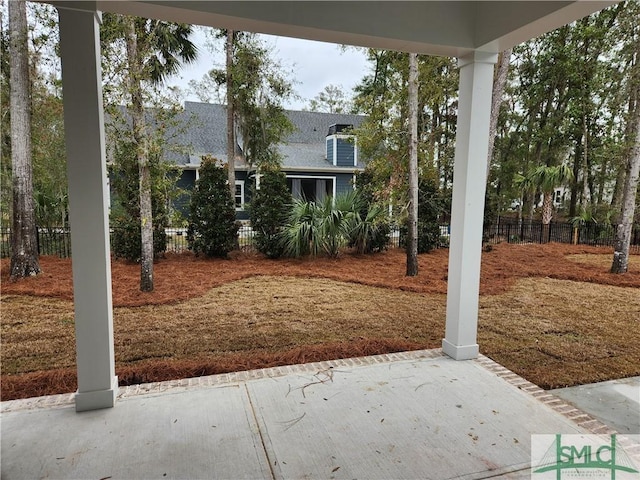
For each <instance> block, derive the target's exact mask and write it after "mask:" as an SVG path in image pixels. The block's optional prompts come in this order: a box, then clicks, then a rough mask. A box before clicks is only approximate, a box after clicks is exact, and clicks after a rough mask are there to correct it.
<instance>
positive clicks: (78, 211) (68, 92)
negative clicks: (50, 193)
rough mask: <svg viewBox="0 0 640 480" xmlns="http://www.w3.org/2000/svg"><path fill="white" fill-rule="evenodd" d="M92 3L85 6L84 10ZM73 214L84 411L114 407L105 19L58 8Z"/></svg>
mask: <svg viewBox="0 0 640 480" xmlns="http://www.w3.org/2000/svg"><path fill="white" fill-rule="evenodd" d="M83 4H84V5H86V3H78V4H76V5H78V7H80V6H81V5H83ZM58 12H59V16H60V53H61V58H62V82H63V84H62V85H63V101H64V124H65V138H66V143H67V177H68V181H69V216H70V224H71V244H72V248H73V298H74V307H75V327H76V355H77V369H78V392H77V393H76V396H75V401H76V410H77V411H84V410H95V409H98V408H107V407H113V406H114V404H115V400H116V394H117V391H118V378H117V377H116V376H115V367H114V352H113V310H112V304H111V260H110V253H109V219H108V190H107V172H106V156H105V140H104V119H103V110H102V73H101V68H100V36H99V24H100V14H99V12H96V11H83V10H77V9H67V8H59V9H58Z"/></svg>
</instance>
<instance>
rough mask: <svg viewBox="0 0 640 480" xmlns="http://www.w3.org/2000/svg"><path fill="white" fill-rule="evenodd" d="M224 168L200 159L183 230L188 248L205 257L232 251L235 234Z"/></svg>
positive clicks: (214, 162)
mask: <svg viewBox="0 0 640 480" xmlns="http://www.w3.org/2000/svg"><path fill="white" fill-rule="evenodd" d="M227 182H228V176H227V171H226V167H223V166H221V165H219V161H218V160H216V159H215V158H212V157H204V158H203V159H202V164H201V167H200V178H199V179H198V181H197V182H196V185H195V188H194V190H193V193H192V194H191V214H190V217H189V227H188V231H187V241H188V243H189V248H190V249H191V250H193V251H194V252H195V253H196V254H200V253H203V254H204V255H206V256H207V257H226V256H227V255H228V253H229V252H230V251H232V250H233V248H234V246H235V243H236V237H237V233H238V224H237V223H236V210H235V202H234V201H233V200H232V199H231V197H230V196H229V189H228V187H227Z"/></svg>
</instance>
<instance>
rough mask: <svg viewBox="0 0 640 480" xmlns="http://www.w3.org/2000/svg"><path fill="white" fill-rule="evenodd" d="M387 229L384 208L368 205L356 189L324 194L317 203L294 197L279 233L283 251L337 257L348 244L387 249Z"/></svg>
mask: <svg viewBox="0 0 640 480" xmlns="http://www.w3.org/2000/svg"><path fill="white" fill-rule="evenodd" d="M363 212H364V213H363ZM389 232H390V227H389V223H388V221H387V218H386V214H385V212H384V208H382V207H380V206H375V205H367V203H366V202H365V201H364V199H363V198H362V197H361V196H360V194H359V193H358V192H357V191H353V192H349V193H345V194H342V195H338V196H337V197H336V198H335V199H334V198H332V197H327V198H325V200H324V201H323V202H322V203H320V204H318V203H315V202H308V201H305V200H296V201H294V204H293V208H292V209H291V213H290V215H289V219H288V222H287V225H286V227H285V229H284V231H283V234H282V236H283V248H284V254H285V255H288V256H293V257H300V256H304V255H313V256H316V255H318V254H319V253H320V252H324V253H325V254H327V255H328V256H330V257H337V256H338V254H339V253H340V250H341V249H342V248H344V247H347V246H350V247H354V248H355V249H356V251H357V252H359V253H372V252H376V251H380V250H382V249H384V248H386V246H387V245H388V243H389Z"/></svg>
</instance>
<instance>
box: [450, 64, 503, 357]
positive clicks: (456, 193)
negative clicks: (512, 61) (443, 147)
mask: <svg viewBox="0 0 640 480" xmlns="http://www.w3.org/2000/svg"><path fill="white" fill-rule="evenodd" d="M497 59H498V56H497V55H496V54H490V53H484V52H474V53H473V54H472V55H469V56H467V57H464V58H460V59H459V60H458V66H459V67H460V95H459V101H458V124H457V125H458V126H457V133H456V154H455V162H454V167H453V203H452V206H451V243H450V245H449V276H448V288H447V324H446V333H445V338H444V339H443V340H442V350H443V351H444V353H446V354H447V355H449V356H450V357H452V358H454V359H455V360H467V359H471V358H475V357H477V356H478V343H477V330H478V300H479V291H480V257H481V254H482V223H483V216H484V195H485V190H486V171H487V153H488V145H489V117H490V114H491V91H492V86H493V65H494V64H495V62H496V61H497Z"/></svg>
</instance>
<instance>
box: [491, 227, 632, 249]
mask: <svg viewBox="0 0 640 480" xmlns="http://www.w3.org/2000/svg"><path fill="white" fill-rule="evenodd" d="M483 240H484V242H485V243H489V244H496V243H502V242H507V243H519V244H522V243H549V242H557V243H571V244H574V245H592V246H597V247H613V246H614V245H615V242H616V229H615V227H614V226H612V225H609V224H604V223H603V224H599V223H587V224H584V225H573V224H571V223H550V224H549V225H543V224H542V223H540V222H514V221H506V222H505V221H502V222H497V223H492V224H488V225H485V226H484V233H483ZM630 251H632V252H634V253H640V225H634V226H633V229H632V231H631V246H630Z"/></svg>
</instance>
